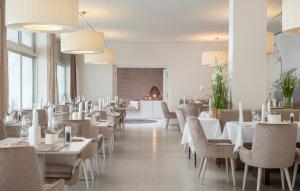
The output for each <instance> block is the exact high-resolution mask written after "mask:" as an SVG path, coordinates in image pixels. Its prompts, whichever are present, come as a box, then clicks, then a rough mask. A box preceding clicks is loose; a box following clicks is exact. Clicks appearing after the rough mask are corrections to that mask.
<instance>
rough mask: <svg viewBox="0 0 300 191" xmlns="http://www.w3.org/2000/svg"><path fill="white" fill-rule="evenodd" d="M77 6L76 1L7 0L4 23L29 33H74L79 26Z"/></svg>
mask: <svg viewBox="0 0 300 191" xmlns="http://www.w3.org/2000/svg"><path fill="white" fill-rule="evenodd" d="M78 6H79V2H78V0H7V1H6V2H5V23H6V26H7V27H8V28H15V29H27V30H31V31H40V32H68V31H74V30H76V28H77V27H78V25H79V20H78Z"/></svg>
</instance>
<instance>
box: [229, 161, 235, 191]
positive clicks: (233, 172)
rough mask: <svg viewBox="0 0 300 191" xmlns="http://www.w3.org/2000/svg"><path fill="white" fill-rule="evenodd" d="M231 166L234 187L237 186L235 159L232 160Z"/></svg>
mask: <svg viewBox="0 0 300 191" xmlns="http://www.w3.org/2000/svg"><path fill="white" fill-rule="evenodd" d="M230 164H231V174H232V182H233V185H234V186H235V168H234V159H233V158H231V159H230Z"/></svg>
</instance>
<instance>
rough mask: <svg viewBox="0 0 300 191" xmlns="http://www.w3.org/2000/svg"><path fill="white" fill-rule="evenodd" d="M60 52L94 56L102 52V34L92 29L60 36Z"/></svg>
mask: <svg viewBox="0 0 300 191" xmlns="http://www.w3.org/2000/svg"><path fill="white" fill-rule="evenodd" d="M60 42H61V52H63V53H67V54H95V53H103V52H104V34H103V33H102V32H98V31H95V30H92V29H80V30H78V31H75V32H69V33H62V34H61V35H60Z"/></svg>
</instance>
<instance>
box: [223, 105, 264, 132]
mask: <svg viewBox="0 0 300 191" xmlns="http://www.w3.org/2000/svg"><path fill="white" fill-rule="evenodd" d="M256 112H259V111H258V110H257V111H256ZM243 117H244V121H252V110H244V111H243ZM218 118H219V121H220V125H221V129H222V130H223V129H224V127H225V124H226V123H227V122H230V121H238V120H239V110H234V109H220V110H219V112H218Z"/></svg>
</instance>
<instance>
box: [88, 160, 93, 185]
mask: <svg viewBox="0 0 300 191" xmlns="http://www.w3.org/2000/svg"><path fill="white" fill-rule="evenodd" d="M87 162H88V164H89V166H90V171H91V172H90V173H91V178H92V180H94V172H93V165H92V161H91V159H87Z"/></svg>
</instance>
